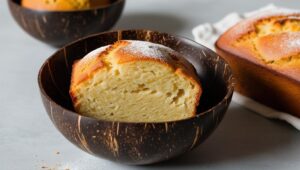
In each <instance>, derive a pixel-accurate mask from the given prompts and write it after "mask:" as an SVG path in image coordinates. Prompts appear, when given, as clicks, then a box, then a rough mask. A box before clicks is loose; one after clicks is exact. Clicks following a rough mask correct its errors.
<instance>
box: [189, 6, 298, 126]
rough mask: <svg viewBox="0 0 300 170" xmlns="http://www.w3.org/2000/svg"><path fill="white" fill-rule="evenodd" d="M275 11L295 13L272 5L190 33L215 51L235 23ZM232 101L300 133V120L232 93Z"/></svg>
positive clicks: (203, 26) (236, 15)
mask: <svg viewBox="0 0 300 170" xmlns="http://www.w3.org/2000/svg"><path fill="white" fill-rule="evenodd" d="M277 11H297V10H292V9H287V8H282V7H277V6H275V5H273V4H269V5H267V6H265V7H263V8H260V9H258V10H255V11H251V12H247V13H244V14H238V13H236V12H233V13H230V14H228V15H226V16H225V17H224V18H223V19H222V20H220V21H219V22H216V23H213V24H212V23H204V24H201V25H198V26H197V27H195V28H194V29H193V30H192V33H193V36H194V38H195V41H197V42H198V43H200V44H203V45H205V46H206V47H208V48H210V49H212V50H215V47H214V44H215V42H216V40H217V39H218V37H219V36H220V35H221V34H222V33H223V32H225V31H226V30H227V29H228V28H230V27H231V26H233V25H234V24H236V23H237V22H239V21H241V20H243V19H245V18H248V17H251V16H254V15H260V14H263V13H270V12H277ZM232 100H233V101H234V102H236V103H238V104H240V105H242V106H244V107H245V108H247V109H249V110H252V111H254V112H256V113H259V114H260V115H262V116H264V117H267V118H271V119H280V120H283V121H286V122H287V123H289V124H291V125H292V126H293V127H295V128H296V129H297V130H299V131H300V119H299V118H297V117H295V116H292V115H290V114H288V113H284V112H280V111H278V110H274V109H272V108H270V107H267V106H265V105H262V104H260V103H258V102H256V101H254V100H252V99H250V98H248V97H245V96H243V95H241V94H239V93H237V92H235V93H234V95H233V99H232Z"/></svg>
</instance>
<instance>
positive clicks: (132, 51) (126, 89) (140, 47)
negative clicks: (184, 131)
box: [70, 41, 202, 122]
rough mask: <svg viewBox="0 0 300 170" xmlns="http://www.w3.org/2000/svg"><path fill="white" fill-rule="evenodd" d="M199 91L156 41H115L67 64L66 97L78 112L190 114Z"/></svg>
mask: <svg viewBox="0 0 300 170" xmlns="http://www.w3.org/2000/svg"><path fill="white" fill-rule="evenodd" d="M201 93H202V89H201V85H200V82H199V80H198V78H197V76H196V73H195V70H194V68H193V66H192V65H191V64H190V63H188V61H186V60H185V59H184V58H182V56H181V55H180V54H179V53H177V52H175V51H173V50H171V49H170V48H167V47H164V46H162V45H158V44H153V43H149V42H143V41H118V42H116V43H115V44H113V45H109V46H106V47H102V48H99V49H97V50H95V51H93V52H91V53H89V54H88V55H87V56H85V57H84V58H83V59H81V60H79V61H78V62H76V63H75V64H74V65H73V70H72V80H71V86H70V95H71V97H72V100H73V104H74V108H75V110H76V111H77V112H78V113H81V114H82V115H86V116H90V117H94V118H98V119H105V120H112V121H128V122H161V121H172V120H179V119H185V118H189V117H192V116H194V115H195V114H196V109H197V105H198V103H199V99H200V95H201Z"/></svg>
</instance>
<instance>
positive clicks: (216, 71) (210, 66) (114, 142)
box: [38, 30, 233, 165]
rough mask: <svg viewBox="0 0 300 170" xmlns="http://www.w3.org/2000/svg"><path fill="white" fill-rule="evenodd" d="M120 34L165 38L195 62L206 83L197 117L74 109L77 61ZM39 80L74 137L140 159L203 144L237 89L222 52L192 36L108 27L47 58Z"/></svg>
mask: <svg viewBox="0 0 300 170" xmlns="http://www.w3.org/2000/svg"><path fill="white" fill-rule="evenodd" d="M120 39H126V40H144V41H150V42H154V43H159V44H163V45H165V46H168V47H170V48H172V49H174V50H176V51H178V52H180V53H182V54H183V55H184V56H185V57H186V58H187V59H188V60H189V61H190V62H191V63H193V65H194V67H195V68H196V70H197V74H198V75H199V78H200V79H201V82H202V85H203V89H204V93H203V96H202V98H201V102H200V105H199V107H198V112H197V115H196V116H195V117H193V118H189V119H185V120H180V121H171V122H163V123H155V122H153V123H128V122H127V123H126V122H111V121H105V120H96V119H94V118H89V117H85V116H81V115H79V114H77V113H75V112H74V109H73V107H72V103H71V99H70V97H69V93H68V91H69V85H70V74H71V66H72V63H73V62H74V61H75V60H77V59H80V58H82V57H83V56H85V55H86V54H87V53H88V52H90V51H92V50H94V49H96V48H98V47H101V46H105V45H108V44H112V43H114V42H115V41H117V40H120ZM38 83H39V87H40V92H41V96H42V100H43V103H44V106H45V108H46V111H47V113H48V115H49V117H50V118H51V120H52V122H53V123H54V125H55V126H56V128H57V129H58V130H59V131H60V132H61V133H62V134H63V135H64V136H65V137H66V138H67V139H68V140H69V141H71V142H72V143H73V144H75V145H77V146H78V147H79V148H81V149H82V150H84V151H86V152H88V153H90V154H92V155H95V156H99V157H102V158H105V159H109V160H112V161H117V162H121V163H125V164H139V165H140V164H150V163H155V162H159V161H163V160H167V159H170V158H172V157H175V156H177V155H179V154H182V153H184V152H187V151H189V150H191V149H193V148H195V147H196V146H198V145H199V144H200V143H201V142H203V141H204V140H205V139H206V138H207V137H208V136H209V135H210V134H211V133H212V132H213V130H214V129H215V128H216V127H217V126H218V124H219V123H220V121H221V120H222V118H223V116H224V114H225V112H226V110H227V108H228V105H229V103H230V101H231V97H232V93H233V82H232V74H231V69H230V67H229V66H228V64H227V63H226V62H225V61H224V60H223V59H221V58H220V57H219V56H217V54H215V53H214V52H212V51H211V50H209V49H208V48H206V47H204V46H202V45H199V44H197V43H195V42H193V41H191V40H188V39H185V38H181V37H176V36H172V35H169V34H166V33H159V32H154V31H147V30H127V31H118V32H108V33H102V34H97V35H93V36H89V37H87V38H84V39H81V40H79V41H76V42H74V43H72V44H70V45H68V46H66V47H64V48H62V49H60V50H58V51H57V52H56V53H55V54H54V55H52V56H51V57H50V58H48V59H47V60H46V61H45V63H44V65H43V66H42V67H41V69H40V72H39V76H38ZM220 144H221V143H220Z"/></svg>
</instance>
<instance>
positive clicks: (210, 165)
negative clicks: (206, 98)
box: [0, 0, 300, 170]
mask: <svg viewBox="0 0 300 170" xmlns="http://www.w3.org/2000/svg"><path fill="white" fill-rule="evenodd" d="M270 2H271V1H270V0H264V1H262V0H248V1H245V0H243V1H236V0H128V1H127V4H126V8H125V11H124V13H123V16H122V18H121V19H120V21H119V22H118V24H117V25H116V27H115V28H114V29H119V28H122V29H125V28H149V29H154V30H159V31H165V32H169V33H173V34H178V35H182V36H186V37H189V38H192V35H191V29H192V28H193V27H194V26H196V25H198V24H200V23H203V22H214V21H217V20H219V19H220V18H222V17H223V16H224V15H225V14H227V13H229V12H232V11H238V12H243V11H249V10H253V9H256V8H258V7H261V6H264V5H266V4H268V3H270ZM273 2H274V3H275V4H276V5H283V6H286V7H292V8H299V7H300V3H299V1H298V0H294V1H292V0H289V1H280V0H277V1H273ZM55 50H56V49H54V48H52V47H49V46H47V45H45V44H43V43H40V42H38V41H37V40H35V39H33V38H31V37H30V36H29V35H27V34H25V33H24V32H23V31H22V30H21V29H20V28H19V27H18V26H17V25H16V23H15V22H14V21H13V19H12V17H11V16H10V14H9V11H8V8H7V5H6V4H5V1H2V4H1V5H0V57H1V58H0V109H1V111H0V113H1V119H0V169H1V170H2V169H3V170H18V169H21V170H32V169H70V170H95V169H212V170H217V169H222V170H224V169H228V170H235V169H243V170H244V169H245V170H246V169H249V170H252V169H272V170H276V169H278V170H282V169H297V170H298V169H300V156H299V155H300V133H299V132H298V131H296V130H295V129H293V128H292V127H290V126H289V125H287V124H286V123H284V122H280V121H274V120H267V119H265V118H263V117H261V116H258V115H257V114H255V113H253V112H251V111H249V110H246V109H244V108H243V107H241V106H239V105H237V104H235V103H232V104H231V106H230V108H229V110H228V112H227V115H226V116H225V118H224V120H223V122H222V123H221V125H220V126H219V127H218V129H217V130H216V131H215V132H214V133H213V134H212V136H211V137H210V138H209V139H208V140H207V141H206V142H205V143H203V144H202V145H201V146H199V147H198V148H197V149H195V150H193V151H191V152H189V153H187V154H184V155H182V156H180V157H178V158H175V159H173V160H170V161H167V162H164V163H160V164H156V165H152V166H145V167H142V166H138V167H132V166H126V165H120V164H116V163H113V162H109V161H106V160H102V159H99V158H95V157H93V156H90V155H88V154H86V153H84V152H82V151H81V150H79V149H78V148H77V147H75V146H73V145H72V144H71V143H69V142H68V141H67V140H66V139H65V138H64V137H63V136H62V135H61V134H60V133H59V132H58V131H57V130H56V129H55V127H54V126H53V125H52V123H51V122H50V119H49V118H48V117H47V115H46V112H45V110H44V108H43V106H42V103H41V100H40V96H39V91H38V87H37V73H38V70H39V67H40V66H41V64H42V63H43V61H44V60H45V59H46V58H47V57H48V56H50V55H51V54H52V53H53V52H54V51H55Z"/></svg>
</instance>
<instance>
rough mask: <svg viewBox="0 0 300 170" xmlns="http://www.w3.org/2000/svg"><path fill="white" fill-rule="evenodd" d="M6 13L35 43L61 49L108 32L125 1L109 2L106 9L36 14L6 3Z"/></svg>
mask: <svg viewBox="0 0 300 170" xmlns="http://www.w3.org/2000/svg"><path fill="white" fill-rule="evenodd" d="M8 4H9V9H10V12H11V14H12V16H13V17H14V19H15V20H16V22H17V23H18V24H19V25H20V27H21V28H22V29H23V30H25V31H26V32H27V33H28V34H30V35H31V36H33V37H35V38H36V39H38V40H40V41H43V42H45V43H47V44H50V45H52V46H57V47H59V46H63V45H64V44H66V43H69V42H71V41H74V40H76V39H78V38H82V37H84V36H87V35H90V34H94V33H99V32H102V31H107V30H109V29H110V28H111V27H112V26H113V25H114V24H115V23H116V22H117V20H118V19H119V18H120V16H121V13H122V11H123V8H124V5H125V0H111V4H110V5H108V6H103V7H98V8H92V9H88V10H77V11H64V12H63V11H61V12H60V11H38V10H32V9H28V8H25V7H22V6H21V5H20V0H8Z"/></svg>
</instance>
